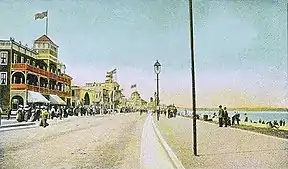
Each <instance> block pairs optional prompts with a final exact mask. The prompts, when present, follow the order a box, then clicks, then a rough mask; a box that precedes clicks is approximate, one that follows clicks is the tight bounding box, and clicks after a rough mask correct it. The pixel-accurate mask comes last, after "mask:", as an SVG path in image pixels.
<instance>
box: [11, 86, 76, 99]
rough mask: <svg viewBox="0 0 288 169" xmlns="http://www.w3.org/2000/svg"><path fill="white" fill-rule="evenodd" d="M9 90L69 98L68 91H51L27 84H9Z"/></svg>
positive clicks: (69, 93)
mask: <svg viewBox="0 0 288 169" xmlns="http://www.w3.org/2000/svg"><path fill="white" fill-rule="evenodd" d="M11 90H30V91H34V92H39V93H42V94H56V95H58V96H61V97H70V96H71V92H70V91H66V92H64V91H59V90H51V89H47V88H44V87H39V86H33V85H27V84H11Z"/></svg>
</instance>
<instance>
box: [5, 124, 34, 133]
mask: <svg viewBox="0 0 288 169" xmlns="http://www.w3.org/2000/svg"><path fill="white" fill-rule="evenodd" d="M36 127H38V125H35V124H29V125H18V126H13V127H11V126H10V127H7V126H5V127H0V132H4V131H11V130H19V129H27V128H36Z"/></svg>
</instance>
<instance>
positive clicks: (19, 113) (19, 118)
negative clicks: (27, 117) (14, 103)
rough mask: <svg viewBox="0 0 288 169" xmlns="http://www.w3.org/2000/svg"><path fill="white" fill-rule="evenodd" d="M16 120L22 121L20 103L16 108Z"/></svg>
mask: <svg viewBox="0 0 288 169" xmlns="http://www.w3.org/2000/svg"><path fill="white" fill-rule="evenodd" d="M16 120H17V121H18V122H22V121H23V106H22V105H19V108H18V110H17V115H16Z"/></svg>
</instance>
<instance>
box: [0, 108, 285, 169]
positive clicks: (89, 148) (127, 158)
mask: <svg viewBox="0 0 288 169" xmlns="http://www.w3.org/2000/svg"><path fill="white" fill-rule="evenodd" d="M146 117H147V116H146V115H143V116H141V117H140V116H139V113H133V114H117V115H108V116H97V117H93V116H92V117H91V116H89V117H70V118H69V119H65V120H62V121H60V122H59V120H58V121H57V120H54V121H50V122H49V123H50V126H48V127H47V128H40V127H36V128H29V129H21V130H11V131H2V132H0V144H1V145H0V148H1V149H0V168H5V169H42V168H43V169H48V168H49V169H56V168H59V169H60V168H62V169H63V168H65V169H70V168H74V169H76V168H101V169H106V168H123V169H139V168H147V169H148V168H151V169H154V168H155V169H158V168H165V169H168V168H173V167H174V166H173V164H172V162H171V160H170V158H169V157H168V155H167V153H166V152H165V151H164V149H163V147H162V146H161V144H160V142H159V139H158V138H157V136H156V134H155V132H154V130H153V127H152V118H151V117H150V116H148V118H146ZM155 124H156V126H158V128H159V130H160V132H161V135H163V137H164V139H165V140H166V141H167V143H168V144H169V146H170V147H171V148H172V150H173V151H174V153H175V154H176V156H177V157H178V158H179V160H180V161H181V162H182V164H183V166H184V167H185V168H187V169H188V168H221V169H224V168H227V169H228V168H278V169H280V168H288V161H287V157H288V151H287V150H288V141H287V140H286V141H285V140H281V139H276V138H272V137H267V136H263V135H259V134H253V133H250V132H246V131H241V130H236V129H231V128H218V127H217V125H214V124H209V123H204V122H200V121H199V122H198V124H197V125H198V143H199V155H200V156H199V157H194V156H192V149H191V141H192V137H191V136H192V135H191V119H188V118H183V117H177V118H172V119H167V118H165V117H162V118H161V120H160V121H159V122H158V121H156V120H155ZM157 141H158V142H157ZM3 152H4V158H3V159H2V158H1V157H2V156H3Z"/></svg>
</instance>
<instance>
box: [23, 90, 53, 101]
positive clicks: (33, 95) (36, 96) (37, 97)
mask: <svg viewBox="0 0 288 169" xmlns="http://www.w3.org/2000/svg"><path fill="white" fill-rule="evenodd" d="M28 103H50V102H49V101H48V100H47V99H46V98H45V97H44V96H43V95H42V94H41V93H38V92H33V91H28Z"/></svg>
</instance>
